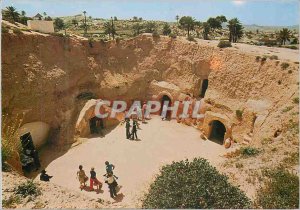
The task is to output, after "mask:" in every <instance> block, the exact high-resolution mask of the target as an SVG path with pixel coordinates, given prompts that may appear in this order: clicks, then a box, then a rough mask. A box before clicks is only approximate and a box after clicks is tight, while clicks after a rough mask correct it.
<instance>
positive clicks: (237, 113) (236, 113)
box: [235, 109, 243, 120]
mask: <svg viewBox="0 0 300 210" xmlns="http://www.w3.org/2000/svg"><path fill="white" fill-rule="evenodd" d="M235 115H236V117H237V119H239V120H241V119H243V110H239V109H238V110H236V111H235Z"/></svg>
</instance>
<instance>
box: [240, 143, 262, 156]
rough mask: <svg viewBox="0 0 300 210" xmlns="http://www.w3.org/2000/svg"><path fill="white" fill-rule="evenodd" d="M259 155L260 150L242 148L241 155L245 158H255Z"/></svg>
mask: <svg viewBox="0 0 300 210" xmlns="http://www.w3.org/2000/svg"><path fill="white" fill-rule="evenodd" d="M258 153H259V150H258V149H256V148H254V147H250V146H249V147H242V148H241V154H242V156H244V157H250V156H255V155H257V154H258Z"/></svg>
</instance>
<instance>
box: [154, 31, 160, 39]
mask: <svg viewBox="0 0 300 210" xmlns="http://www.w3.org/2000/svg"><path fill="white" fill-rule="evenodd" d="M152 37H153V38H159V37H160V36H159V33H158V32H157V31H153V32H152Z"/></svg>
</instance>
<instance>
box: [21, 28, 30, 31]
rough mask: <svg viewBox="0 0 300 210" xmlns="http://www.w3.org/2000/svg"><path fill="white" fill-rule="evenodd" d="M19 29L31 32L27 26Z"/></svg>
mask: <svg viewBox="0 0 300 210" xmlns="http://www.w3.org/2000/svg"><path fill="white" fill-rule="evenodd" d="M21 30H22V31H27V32H31V30H30V29H28V28H22V29H21Z"/></svg>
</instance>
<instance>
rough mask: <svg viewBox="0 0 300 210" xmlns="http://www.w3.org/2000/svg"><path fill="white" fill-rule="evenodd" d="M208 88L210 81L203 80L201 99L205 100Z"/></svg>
mask: <svg viewBox="0 0 300 210" xmlns="http://www.w3.org/2000/svg"><path fill="white" fill-rule="evenodd" d="M207 88H208V79H204V80H202V85H201V90H200V97H201V98H204V96H205V92H206V90H207Z"/></svg>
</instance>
